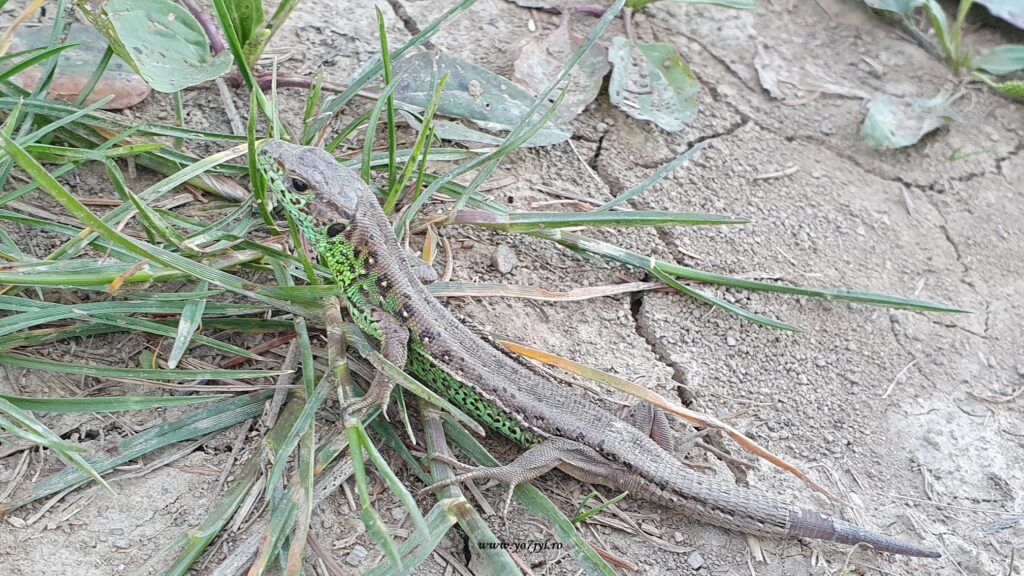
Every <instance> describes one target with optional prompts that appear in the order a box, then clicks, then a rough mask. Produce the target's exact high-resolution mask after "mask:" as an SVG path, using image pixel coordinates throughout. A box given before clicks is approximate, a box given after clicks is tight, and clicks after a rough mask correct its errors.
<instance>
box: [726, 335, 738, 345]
mask: <svg viewBox="0 0 1024 576" xmlns="http://www.w3.org/2000/svg"><path fill="white" fill-rule="evenodd" d="M725 344H726V345H727V346H735V345H736V339H735V338H733V337H732V336H726V337H725Z"/></svg>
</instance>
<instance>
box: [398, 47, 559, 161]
mask: <svg viewBox="0 0 1024 576" xmlns="http://www.w3.org/2000/svg"><path fill="white" fill-rule="evenodd" d="M392 67H393V69H394V74H395V76H396V77H399V76H401V79H400V80H399V82H398V86H397V88H396V89H395V93H394V96H395V101H396V103H399V102H400V103H402V104H404V105H406V107H410V108H413V109H416V110H425V109H426V108H427V106H428V105H429V103H430V100H431V98H432V97H433V94H434V88H435V86H436V83H435V81H434V79H435V78H436V77H440V76H444V75H445V74H447V75H448V82H447V83H446V84H445V87H444V90H442V92H441V97H440V100H439V101H438V105H437V114H438V115H443V116H450V117H454V118H462V119H465V120H469V121H470V122H472V123H474V124H476V125H477V126H478V127H480V128H482V129H484V130H488V131H491V132H508V131H511V130H513V129H514V128H515V127H516V126H517V125H519V124H520V123H521V122H522V120H523V117H524V116H525V115H526V113H527V112H528V111H529V110H530V109H531V108H532V107H533V105H534V103H535V102H536V98H535V97H534V96H533V95H531V94H530V93H529V92H527V91H526V90H525V89H523V88H522V87H520V86H519V85H517V84H515V83H513V82H510V81H509V80H506V79H505V78H502V77H501V76H498V75H497V74H495V73H493V72H491V71H489V70H487V69H485V68H482V67H480V66H477V65H476V64H472V63H470V62H467V61H465V60H461V59H459V58H456V57H454V56H450V55H448V54H445V53H440V54H438V53H435V52H428V51H424V52H419V53H417V54H413V55H411V56H406V57H405V58H402V59H401V60H396V61H395V62H394V63H393V64H392ZM435 74H436V76H435ZM443 127H444V125H443V124H441V123H436V122H435V124H434V130H435V134H436V135H437V136H438V137H439V138H442V139H448V138H451V136H450V135H447V134H445V132H444V128H443ZM458 136H459V137H461V139H464V140H472V141H481V140H473V139H472V138H470V137H471V136H473V131H472V130H470V129H469V128H465V127H464V129H463V131H461V132H460V133H459V134H458ZM485 136H490V137H488V138H484V139H483V140H482V141H483V142H484V143H494V139H493V135H486V134H485ZM570 136H572V129H571V128H569V127H568V126H566V125H564V124H562V123H560V122H556V121H549V122H548V123H547V125H545V126H544V127H543V128H541V129H540V130H539V131H538V132H537V134H535V135H534V136H533V138H531V139H530V140H529V141H527V143H526V144H525V145H526V146H550V145H552V144H557V143H559V142H564V141H565V140H567V139H568V138H569V137H570Z"/></svg>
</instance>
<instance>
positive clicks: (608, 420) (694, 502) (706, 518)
mask: <svg viewBox="0 0 1024 576" xmlns="http://www.w3.org/2000/svg"><path fill="white" fill-rule="evenodd" d="M259 164H260V166H261V169H262V171H263V173H264V175H265V177H266V180H267V184H268V190H270V191H272V193H273V201H274V202H275V203H276V204H278V205H279V206H281V207H283V209H284V210H285V212H286V213H287V214H288V216H289V217H290V218H291V219H292V221H294V222H295V224H296V226H297V228H298V230H299V232H300V234H301V236H302V237H303V239H304V240H305V241H306V242H307V243H308V244H309V245H310V246H311V247H312V248H314V249H315V251H316V253H317V254H318V256H319V258H320V261H321V262H322V263H323V264H324V265H325V266H327V267H328V268H329V269H330V270H331V272H332V273H333V275H334V278H335V281H336V282H337V283H338V285H339V286H340V289H341V291H342V292H343V294H344V298H345V301H346V304H347V307H348V309H349V311H350V313H351V314H352V316H353V318H354V319H355V321H356V323H357V324H359V325H360V326H361V327H362V328H363V330H364V331H366V332H367V333H368V334H370V335H371V336H373V337H374V338H376V339H377V340H378V341H379V342H380V347H381V352H382V353H383V354H384V356H385V357H386V358H388V359H389V360H390V361H391V362H393V363H394V364H396V365H398V366H399V367H404V368H405V370H406V371H408V372H409V373H410V374H411V375H413V376H415V377H416V378H417V379H419V380H421V381H422V382H423V383H425V384H426V385H428V386H430V387H431V388H432V389H433V390H434V391H436V392H437V393H439V394H440V395H441V396H443V397H444V398H446V399H447V400H449V401H450V402H452V403H453V404H455V405H457V406H459V407H460V408H461V409H463V410H464V411H466V412H467V413H468V414H469V415H470V416H472V417H473V418H475V419H477V420H478V421H480V422H481V423H483V424H485V425H487V426H489V427H490V428H492V429H494V430H496V431H498V432H500V433H501V434H502V435H504V436H506V437H508V438H510V439H512V440H513V441H515V442H517V443H519V444H520V445H521V446H523V447H525V448H526V451H525V452H524V453H523V454H522V455H520V456H519V457H518V458H516V459H515V460H514V461H513V462H511V463H510V464H506V465H504V466H500V467H495V468H475V469H472V471H470V472H466V473H464V474H461V475H459V476H458V477H456V478H455V479H454V480H452V481H450V482H449V483H452V482H460V481H465V480H469V479H494V480H499V481H501V482H505V483H508V484H509V485H512V486H514V485H516V484H520V483H523V482H529V481H530V480H533V479H534V478H537V477H538V476H541V475H542V474H545V473H546V472H548V471H550V470H552V469H554V468H558V469H560V470H562V471H564V472H566V473H567V474H569V475H570V476H572V477H574V478H577V479H579V480H581V481H584V482H590V483H594V484H602V485H605V486H611V487H614V488H615V489H617V490H625V491H628V492H629V493H630V494H633V495H635V496H638V497H640V498H643V499H645V500H650V501H654V502H658V503H660V504H662V505H664V506H666V507H667V508H670V509H672V510H677V511H680V512H682V513H684V514H686V515H687V516H690V517H691V518H693V519H696V520H700V521H703V522H707V523H710V524H714V525H717V526H721V527H724V528H729V529H733V530H739V531H741V532H746V533H750V534H758V535H764V536H779V537H789V538H815V539H819V540H829V541H833V542H839V543H843V544H857V543H865V544H869V545H870V546H872V547H873V548H874V549H875V550H877V551H881V552H891V553H895V554H904V555H908V556H924V557H928V558H937V557H939V556H940V554H939V553H938V552H934V551H932V550H928V549H926V548H923V547H920V546H915V545H913V544H909V543H906V542H902V541H899V540H896V539H894V538H891V537H889V536H886V535H883V534H879V533H876V532H872V531H870V530H867V529H864V528H861V527H859V526H856V525H854V524H851V523H848V522H844V521H842V520H838V519H834V518H830V517H828V516H825V515H823V514H821V513H819V512H816V511H813V510H808V509H805V508H799V507H796V506H793V505H791V504H789V503H787V502H784V501H782V500H779V499H777V498H773V497H771V496H768V495H766V494H762V493H758V492H756V491H753V490H748V489H744V488H741V487H738V486H736V485H734V484H730V483H726V482H723V481H722V480H719V479H716V478H713V477H710V476H707V475H704V474H699V473H697V472H694V471H692V470H690V469H688V468H687V467H685V466H684V465H683V464H681V463H680V461H679V460H678V459H677V458H676V457H675V456H674V455H673V454H672V451H671V438H670V434H669V432H668V430H669V428H668V426H667V422H666V420H665V415H664V413H662V412H661V411H660V410H657V409H653V408H652V409H641V410H638V411H637V412H638V413H639V414H641V415H646V416H645V417H641V418H639V419H638V422H636V423H629V422H626V421H625V420H623V419H620V418H618V417H616V416H615V415H613V414H612V413H611V412H609V411H607V410H605V409H604V408H602V407H600V406H599V405H598V404H597V403H596V402H594V401H593V400H591V399H590V398H589V397H588V396H587V395H586V394H585V393H583V392H582V391H580V390H577V389H575V388H572V387H569V386H565V385H563V384H561V383H559V382H556V381H554V380H553V379H551V378H550V377H548V376H547V375H545V374H544V373H543V372H542V371H540V370H538V369H536V368H535V367H533V366H531V365H530V364H528V363H526V362H525V361H522V360H520V359H519V358H518V357H515V356H512V355H511V354H509V353H507V352H505V351H504V350H502V349H500V348H499V347H498V346H497V345H496V344H495V343H494V342H493V341H491V340H489V339H488V338H487V337H485V336H483V335H481V334H479V333H478V332H476V331H474V330H472V329H471V328H469V327H467V326H466V325H464V324H463V323H461V322H460V321H459V320H457V319H456V318H455V317H454V316H453V315H452V314H451V313H450V312H449V311H448V309H447V308H445V307H444V306H443V305H442V304H441V303H440V302H438V301H437V300H436V299H435V298H434V297H433V296H431V295H430V293H429V292H428V291H427V290H426V289H425V288H424V286H423V285H422V284H421V279H428V278H429V276H430V275H429V273H428V274H423V273H422V268H416V269H414V268H412V267H410V265H409V264H408V261H407V257H406V254H405V252H404V251H403V249H402V248H401V246H400V245H399V243H398V241H397V239H396V237H395V235H394V233H393V231H392V229H391V226H390V223H389V221H388V219H387V217H386V216H385V214H384V212H383V211H382V209H381V207H380V205H379V204H378V201H377V198H376V196H375V195H374V194H373V192H372V191H371V190H370V188H369V187H368V186H367V185H366V184H364V183H363V182H362V180H360V179H359V177H358V176H357V175H356V174H355V173H354V172H352V171H351V170H349V169H347V168H345V167H343V166H340V165H339V164H338V163H337V162H336V161H335V159H334V158H333V157H332V156H331V155H330V154H328V153H327V152H324V151H323V150H320V149H317V148H310V147H301V146H295V145H292V144H288V143H285V142H281V141H268V142H266V143H265V144H263V146H262V147H261V149H260V152H259ZM392 387H393V383H392V382H391V381H390V380H388V379H387V378H384V377H378V378H377V379H375V380H374V382H373V384H372V386H371V387H370V389H369V390H368V391H367V394H366V395H365V396H364V397H362V398H361V399H359V400H357V401H355V402H354V403H352V404H350V405H349V406H347V409H349V410H361V409H366V408H368V407H370V406H374V405H386V403H387V401H388V398H389V396H390V392H391V389H392ZM444 484H445V483H441V484H439V485H437V486H435V487H438V486H440V485H444Z"/></svg>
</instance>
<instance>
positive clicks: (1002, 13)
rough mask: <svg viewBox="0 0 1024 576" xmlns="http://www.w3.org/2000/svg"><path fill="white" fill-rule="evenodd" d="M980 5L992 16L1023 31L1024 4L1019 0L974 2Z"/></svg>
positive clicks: (977, 0) (982, 0)
mask: <svg viewBox="0 0 1024 576" xmlns="http://www.w3.org/2000/svg"><path fill="white" fill-rule="evenodd" d="M974 1H975V2H977V3H978V4H981V5H982V6H984V7H985V8H988V11H989V12H991V13H992V15H993V16H998V17H999V18H1002V19H1003V20H1006V21H1007V22H1009V23H1010V24H1013V25H1014V26H1016V27H1017V28H1020V29H1021V30H1024V2H1021V0H974Z"/></svg>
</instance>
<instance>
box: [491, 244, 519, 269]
mask: <svg viewBox="0 0 1024 576" xmlns="http://www.w3.org/2000/svg"><path fill="white" fill-rule="evenodd" d="M492 259H493V264H494V268H495V269H496V270H497V271H498V272H500V273H502V274H508V273H509V272H511V271H512V270H513V269H514V268H515V267H516V264H519V259H518V258H516V253H515V252H513V251H512V249H511V248H509V247H508V246H506V245H504V244H502V245H500V246H498V247H497V248H495V249H494V254H493V255H492Z"/></svg>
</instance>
